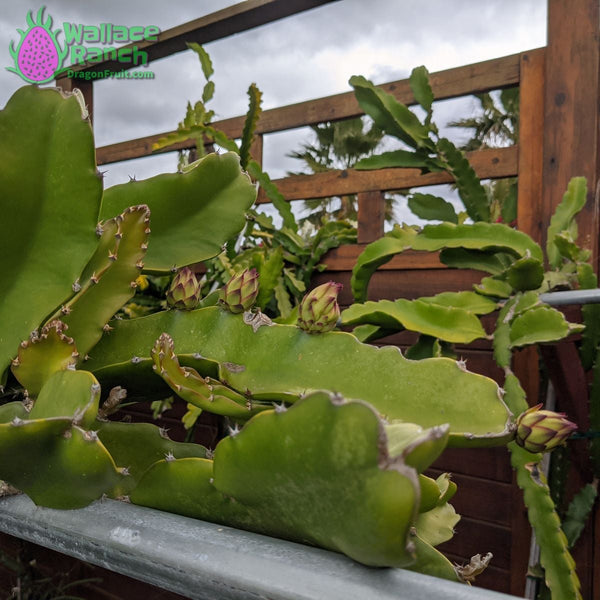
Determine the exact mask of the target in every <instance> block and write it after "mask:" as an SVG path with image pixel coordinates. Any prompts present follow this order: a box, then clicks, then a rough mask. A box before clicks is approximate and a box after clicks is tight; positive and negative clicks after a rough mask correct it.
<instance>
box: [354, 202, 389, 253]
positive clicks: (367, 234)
mask: <svg viewBox="0 0 600 600" xmlns="http://www.w3.org/2000/svg"><path fill="white" fill-rule="evenodd" d="M384 222H385V199H384V196H383V194H382V193H381V192H377V191H370V192H360V194H358V227H357V230H358V231H357V238H358V243H359V244H368V243H369V242H374V241H375V240H377V239H379V238H380V237H381V236H383V225H384Z"/></svg>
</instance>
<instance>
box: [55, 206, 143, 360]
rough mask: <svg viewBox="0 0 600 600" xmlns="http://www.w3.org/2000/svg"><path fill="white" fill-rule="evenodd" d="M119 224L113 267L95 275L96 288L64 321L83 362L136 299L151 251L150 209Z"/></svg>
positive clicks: (132, 212) (133, 211) (138, 209)
mask: <svg viewBox="0 0 600 600" xmlns="http://www.w3.org/2000/svg"><path fill="white" fill-rule="evenodd" d="M115 222H116V225H117V229H116V233H115V234H114V237H115V238H116V240H118V246H117V247H116V254H113V255H112V256H111V258H110V262H111V264H110V265H109V266H108V267H107V268H106V269H105V270H104V271H103V272H102V273H101V274H100V275H98V274H96V275H94V274H92V275H91V277H90V280H91V281H92V284H93V285H89V286H87V287H85V289H83V290H82V291H81V294H80V295H77V297H76V298H75V299H74V301H73V302H72V303H71V304H70V305H69V311H68V314H65V315H64V316H63V317H62V320H63V321H64V322H65V323H66V324H67V325H68V326H69V333H70V334H71V336H72V337H73V339H74V340H75V343H76V345H77V348H78V350H79V353H80V362H81V361H83V360H85V356H86V355H87V354H88V352H89V351H90V350H91V349H92V348H93V347H94V345H95V344H96V342H98V340H99V339H100V338H101V337H102V334H103V332H104V330H105V325H106V324H107V323H108V321H109V319H111V318H112V317H113V315H114V314H115V313H116V312H117V311H118V310H119V308H121V306H123V304H125V303H126V302H127V301H128V300H130V299H131V298H132V297H133V295H134V293H135V288H136V286H137V284H136V282H135V280H136V278H137V277H138V275H139V274H140V271H141V269H142V267H143V264H142V260H143V258H144V256H145V254H146V250H147V248H148V235H149V233H150V227H149V224H150V212H149V210H148V207H147V206H144V205H141V206H132V207H130V208H128V209H126V210H125V211H124V212H123V214H122V215H120V216H119V217H116V218H115ZM113 229H114V228H113V227H112V226H108V227H107V228H106V231H107V232H108V233H107V235H111V234H112V231H113ZM103 235H104V234H103Z"/></svg>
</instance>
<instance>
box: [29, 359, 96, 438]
mask: <svg viewBox="0 0 600 600" xmlns="http://www.w3.org/2000/svg"><path fill="white" fill-rule="evenodd" d="M99 400H100V384H99V383H98V381H97V380H96V378H95V377H94V376H93V375H92V374H91V373H89V372H88V371H71V370H66V371H58V372H57V373H54V375H52V376H51V377H50V378H49V379H48V381H47V382H46V383H45V385H44V387H43V388H42V390H41V391H40V395H39V396H38V398H37V400H36V401H35V403H34V405H33V408H32V409H31V412H30V413H29V418H30V419H48V418H52V417H70V418H71V419H72V421H73V422H74V424H76V425H81V426H82V427H83V428H84V429H89V428H90V427H91V426H92V425H93V424H94V422H95V419H96V415H97V414H98V403H99Z"/></svg>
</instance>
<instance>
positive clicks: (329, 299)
mask: <svg viewBox="0 0 600 600" xmlns="http://www.w3.org/2000/svg"><path fill="white" fill-rule="evenodd" d="M341 289H342V284H341V283H335V282H334V281H330V282H328V283H324V284H323V285H320V286H318V287H316V288H315V289H314V290H312V291H311V292H309V293H308V294H306V296H304V298H302V302H300V306H299V307H298V327H300V329H302V330H303V331H306V332H307V333H325V332H326V331H332V330H333V329H335V326H336V325H337V321H338V319H339V318H340V307H339V305H338V302H337V296H338V294H339V292H340V290H341Z"/></svg>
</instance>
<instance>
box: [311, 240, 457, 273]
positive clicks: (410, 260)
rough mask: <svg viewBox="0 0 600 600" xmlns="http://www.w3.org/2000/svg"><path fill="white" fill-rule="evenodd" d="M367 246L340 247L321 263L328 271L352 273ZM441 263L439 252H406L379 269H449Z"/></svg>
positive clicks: (350, 245)
mask: <svg viewBox="0 0 600 600" xmlns="http://www.w3.org/2000/svg"><path fill="white" fill-rule="evenodd" d="M366 246H367V244H347V245H344V246H338V247H337V248H334V249H333V250H329V252H328V253H327V254H326V255H325V256H324V257H323V259H322V260H321V263H323V264H325V265H327V271H328V272H329V271H352V269H353V268H354V265H355V264H356V259H357V258H358V257H359V256H360V254H361V253H362V251H363V250H364V249H365V248H366ZM447 268H448V267H446V265H444V264H442V263H441V262H440V259H439V258H438V253H437V252H417V251H415V250H405V251H404V252H402V254H397V255H396V256H394V258H392V260H390V261H389V262H387V263H385V264H383V265H381V266H380V267H378V270H380V271H395V270H397V271H409V270H416V269H447Z"/></svg>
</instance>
